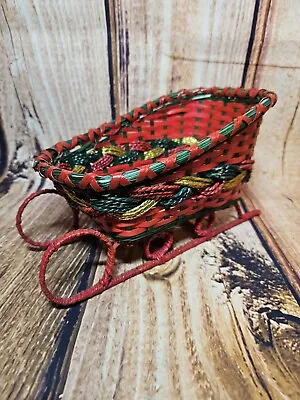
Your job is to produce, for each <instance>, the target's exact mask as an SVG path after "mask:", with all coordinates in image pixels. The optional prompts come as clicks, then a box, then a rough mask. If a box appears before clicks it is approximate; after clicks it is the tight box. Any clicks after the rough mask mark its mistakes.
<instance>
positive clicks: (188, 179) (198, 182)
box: [174, 176, 213, 189]
mask: <svg viewBox="0 0 300 400" xmlns="http://www.w3.org/2000/svg"><path fill="white" fill-rule="evenodd" d="M212 182H213V181H212V180H211V179H207V178H200V177H198V176H183V177H182V178H179V179H176V181H175V182H174V183H175V184H176V185H180V186H188V187H191V188H193V189H204V188H206V187H208V186H210V185H211V184H212Z"/></svg>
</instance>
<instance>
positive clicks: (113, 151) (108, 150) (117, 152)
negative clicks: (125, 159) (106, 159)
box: [102, 146, 126, 157]
mask: <svg viewBox="0 0 300 400" xmlns="http://www.w3.org/2000/svg"><path fill="white" fill-rule="evenodd" d="M102 154H109V155H110V156H116V157H122V156H124V155H125V154H126V151H125V150H123V149H121V147H118V146H107V147H102Z"/></svg>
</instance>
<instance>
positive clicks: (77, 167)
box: [72, 164, 85, 174]
mask: <svg viewBox="0 0 300 400" xmlns="http://www.w3.org/2000/svg"><path fill="white" fill-rule="evenodd" d="M84 170H85V166H84V165H79V164H77V165H75V167H74V168H73V170H72V172H75V173H76V174H81V173H82V172H83V171H84Z"/></svg>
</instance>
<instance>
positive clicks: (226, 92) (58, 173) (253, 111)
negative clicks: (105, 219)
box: [33, 87, 277, 192]
mask: <svg viewBox="0 0 300 400" xmlns="http://www.w3.org/2000/svg"><path fill="white" fill-rule="evenodd" d="M197 96H198V97H197ZM201 97H203V98H205V97H206V98H212V99H215V98H218V97H220V98H221V97H223V98H228V99H232V98H238V99H253V100H254V99H257V101H258V103H257V104H255V105H253V106H252V107H250V108H249V109H248V110H247V111H246V112H245V113H244V114H241V115H240V116H238V117H236V118H234V119H233V120H232V121H231V122H230V123H229V124H226V125H225V126H224V127H223V128H222V129H219V130H217V131H214V132H212V133H210V134H209V135H208V136H207V137H205V138H204V139H202V140H200V141H198V142H197V143H195V144H194V145H192V146H191V147H190V149H188V150H178V152H176V151H175V152H174V153H173V154H172V155H169V156H167V157H164V156H163V157H158V158H157V159H156V160H155V161H153V162H152V163H151V164H145V165H142V166H140V167H139V168H129V169H127V170H126V171H124V172H123V173H120V172H116V173H112V174H106V175H99V174H98V173H96V172H87V173H75V172H72V171H70V170H67V169H63V168H59V167H57V166H55V165H53V164H52V162H53V159H54V158H55V157H57V156H58V155H59V154H61V153H62V152H63V151H65V150H72V149H73V148H74V147H76V146H77V145H82V144H84V143H88V142H90V143H93V142H95V138H96V137H97V138H101V137H108V138H110V137H113V135H115V134H117V133H118V132H119V130H120V128H121V127H122V126H123V124H124V122H125V123H128V122H130V123H132V122H134V121H136V120H137V119H139V118H140V117H144V116H146V115H148V114H150V113H151V112H152V111H154V110H156V109H159V108H161V107H163V106H168V105H173V104H177V103H178V102H180V101H186V100H193V99H195V100H196V99H197V98H199V99H200V98H201ZM276 101H277V95H276V94H275V93H274V92H271V91H268V90H266V89H254V88H250V89H245V88H243V87H237V88H232V87H226V88H217V87H211V88H203V87H199V88H196V89H193V90H186V89H182V90H180V91H178V92H174V93H170V94H169V95H167V96H161V97H159V98H158V99H156V100H154V101H150V102H148V103H146V104H144V105H143V106H141V107H138V108H135V109H133V110H132V111H131V112H129V113H127V114H125V115H122V116H119V117H118V118H117V119H116V120H115V121H112V122H110V123H104V124H102V125H101V126H100V127H99V128H97V129H90V130H89V131H88V132H87V133H84V134H80V135H77V136H74V137H73V138H72V139H70V140H67V141H60V142H57V143H56V144H55V145H54V146H53V147H50V148H47V149H45V150H43V151H42V152H41V153H40V154H39V155H38V156H36V157H35V158H34V166H33V167H34V169H35V170H36V171H38V172H39V173H40V175H41V176H42V177H45V178H49V179H51V180H52V181H53V182H57V183H60V184H61V185H64V186H68V187H71V188H79V189H89V190H93V191H96V192H102V191H107V190H114V189H116V188H118V187H124V186H129V185H132V184H135V183H137V182H141V181H142V180H144V179H150V180H152V179H155V178H157V177H158V176H159V175H160V174H164V173H166V172H167V171H171V170H172V169H175V168H177V167H179V166H181V165H184V164H186V163H187V162H189V161H191V160H192V159H194V158H196V157H199V156H201V155H202V154H204V153H206V152H207V151H209V150H211V149H212V148H213V147H215V146H216V145H218V144H221V143H223V142H224V141H226V140H227V139H228V138H230V137H232V136H234V135H235V134H236V133H238V132H239V131H240V130H241V129H243V128H245V127H247V126H249V125H250V124H252V123H253V122H255V121H256V120H257V119H258V118H259V117H261V116H262V115H263V114H265V113H266V112H267V111H268V110H269V109H270V108H271V107H273V106H274V105H275V103H276Z"/></svg>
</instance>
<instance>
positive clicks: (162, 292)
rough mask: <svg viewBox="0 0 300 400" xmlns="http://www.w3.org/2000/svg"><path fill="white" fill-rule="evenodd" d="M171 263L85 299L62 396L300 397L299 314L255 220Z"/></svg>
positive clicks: (132, 260)
mask: <svg viewBox="0 0 300 400" xmlns="http://www.w3.org/2000/svg"><path fill="white" fill-rule="evenodd" d="M227 214H228V212H227ZM227 216H228V215H227ZM134 260H135V258H134V256H133V257H132V258H131V265H132V264H133V263H134ZM129 261H130V260H129ZM172 263H176V264H178V263H179V266H178V265H175V268H173V267H174V266H173V267H171V266H170V267H169V269H174V270H175V271H174V272H173V273H172V274H171V276H168V277H164V276H161V277H159V275H158V271H159V268H158V270H157V274H156V276H155V277H152V279H149V276H147V275H146V276H140V277H137V278H135V279H133V280H132V281H130V282H127V283H125V284H123V285H122V286H120V287H118V288H114V289H112V290H111V291H109V292H107V293H104V294H103V295H102V296H101V297H100V298H96V299H93V300H91V301H89V303H88V305H87V308H86V311H85V314H84V317H83V321H82V324H81V327H80V330H79V334H78V338H77V341H76V345H75V349H74V354H73V358H72V362H71V366H70V370H69V375H68V378H67V383H66V386H65V390H64V396H63V398H64V399H87V398H92V399H97V398H101V399H102V398H103V399H112V398H115V399H131V398H136V399H144V398H147V399H148V398H149V399H202V398H217V399H232V398H234V399H239V398H251V399H258V398H266V399H268V398H274V399H281V398H294V399H296V398H297V397H298V396H299V395H300V393H299V378H300V376H299V373H298V372H299V371H297V364H298V363H299V361H300V353H299V350H300V349H299V347H298V345H299V343H298V341H297V335H299V321H300V320H299V317H300V313H299V308H298V305H297V303H296V301H295V300H294V298H293V296H292V294H291V293H290V291H289V290H288V288H287V286H286V282H285V281H284V279H283V277H282V275H281V274H280V272H279V271H278V269H277V267H276V266H275V265H274V263H273V262H272V260H271V259H270V258H269V256H268V255H267V253H266V251H265V249H264V248H263V247H262V246H261V244H260V242H259V240H258V238H257V236H256V234H255V231H254V229H253V227H252V225H251V223H249V222H248V223H244V224H243V225H240V226H239V227H237V228H234V229H232V230H231V231H230V232H228V233H226V234H222V235H220V236H219V237H218V238H217V239H214V240H212V241H211V242H209V243H206V244H204V245H201V246H199V247H198V248H196V249H194V250H192V251H189V252H186V253H185V254H183V255H182V256H181V257H179V258H178V259H175V260H173V261H171V262H169V264H172ZM164 268H165V267H164ZM163 273H164V269H163Z"/></svg>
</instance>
